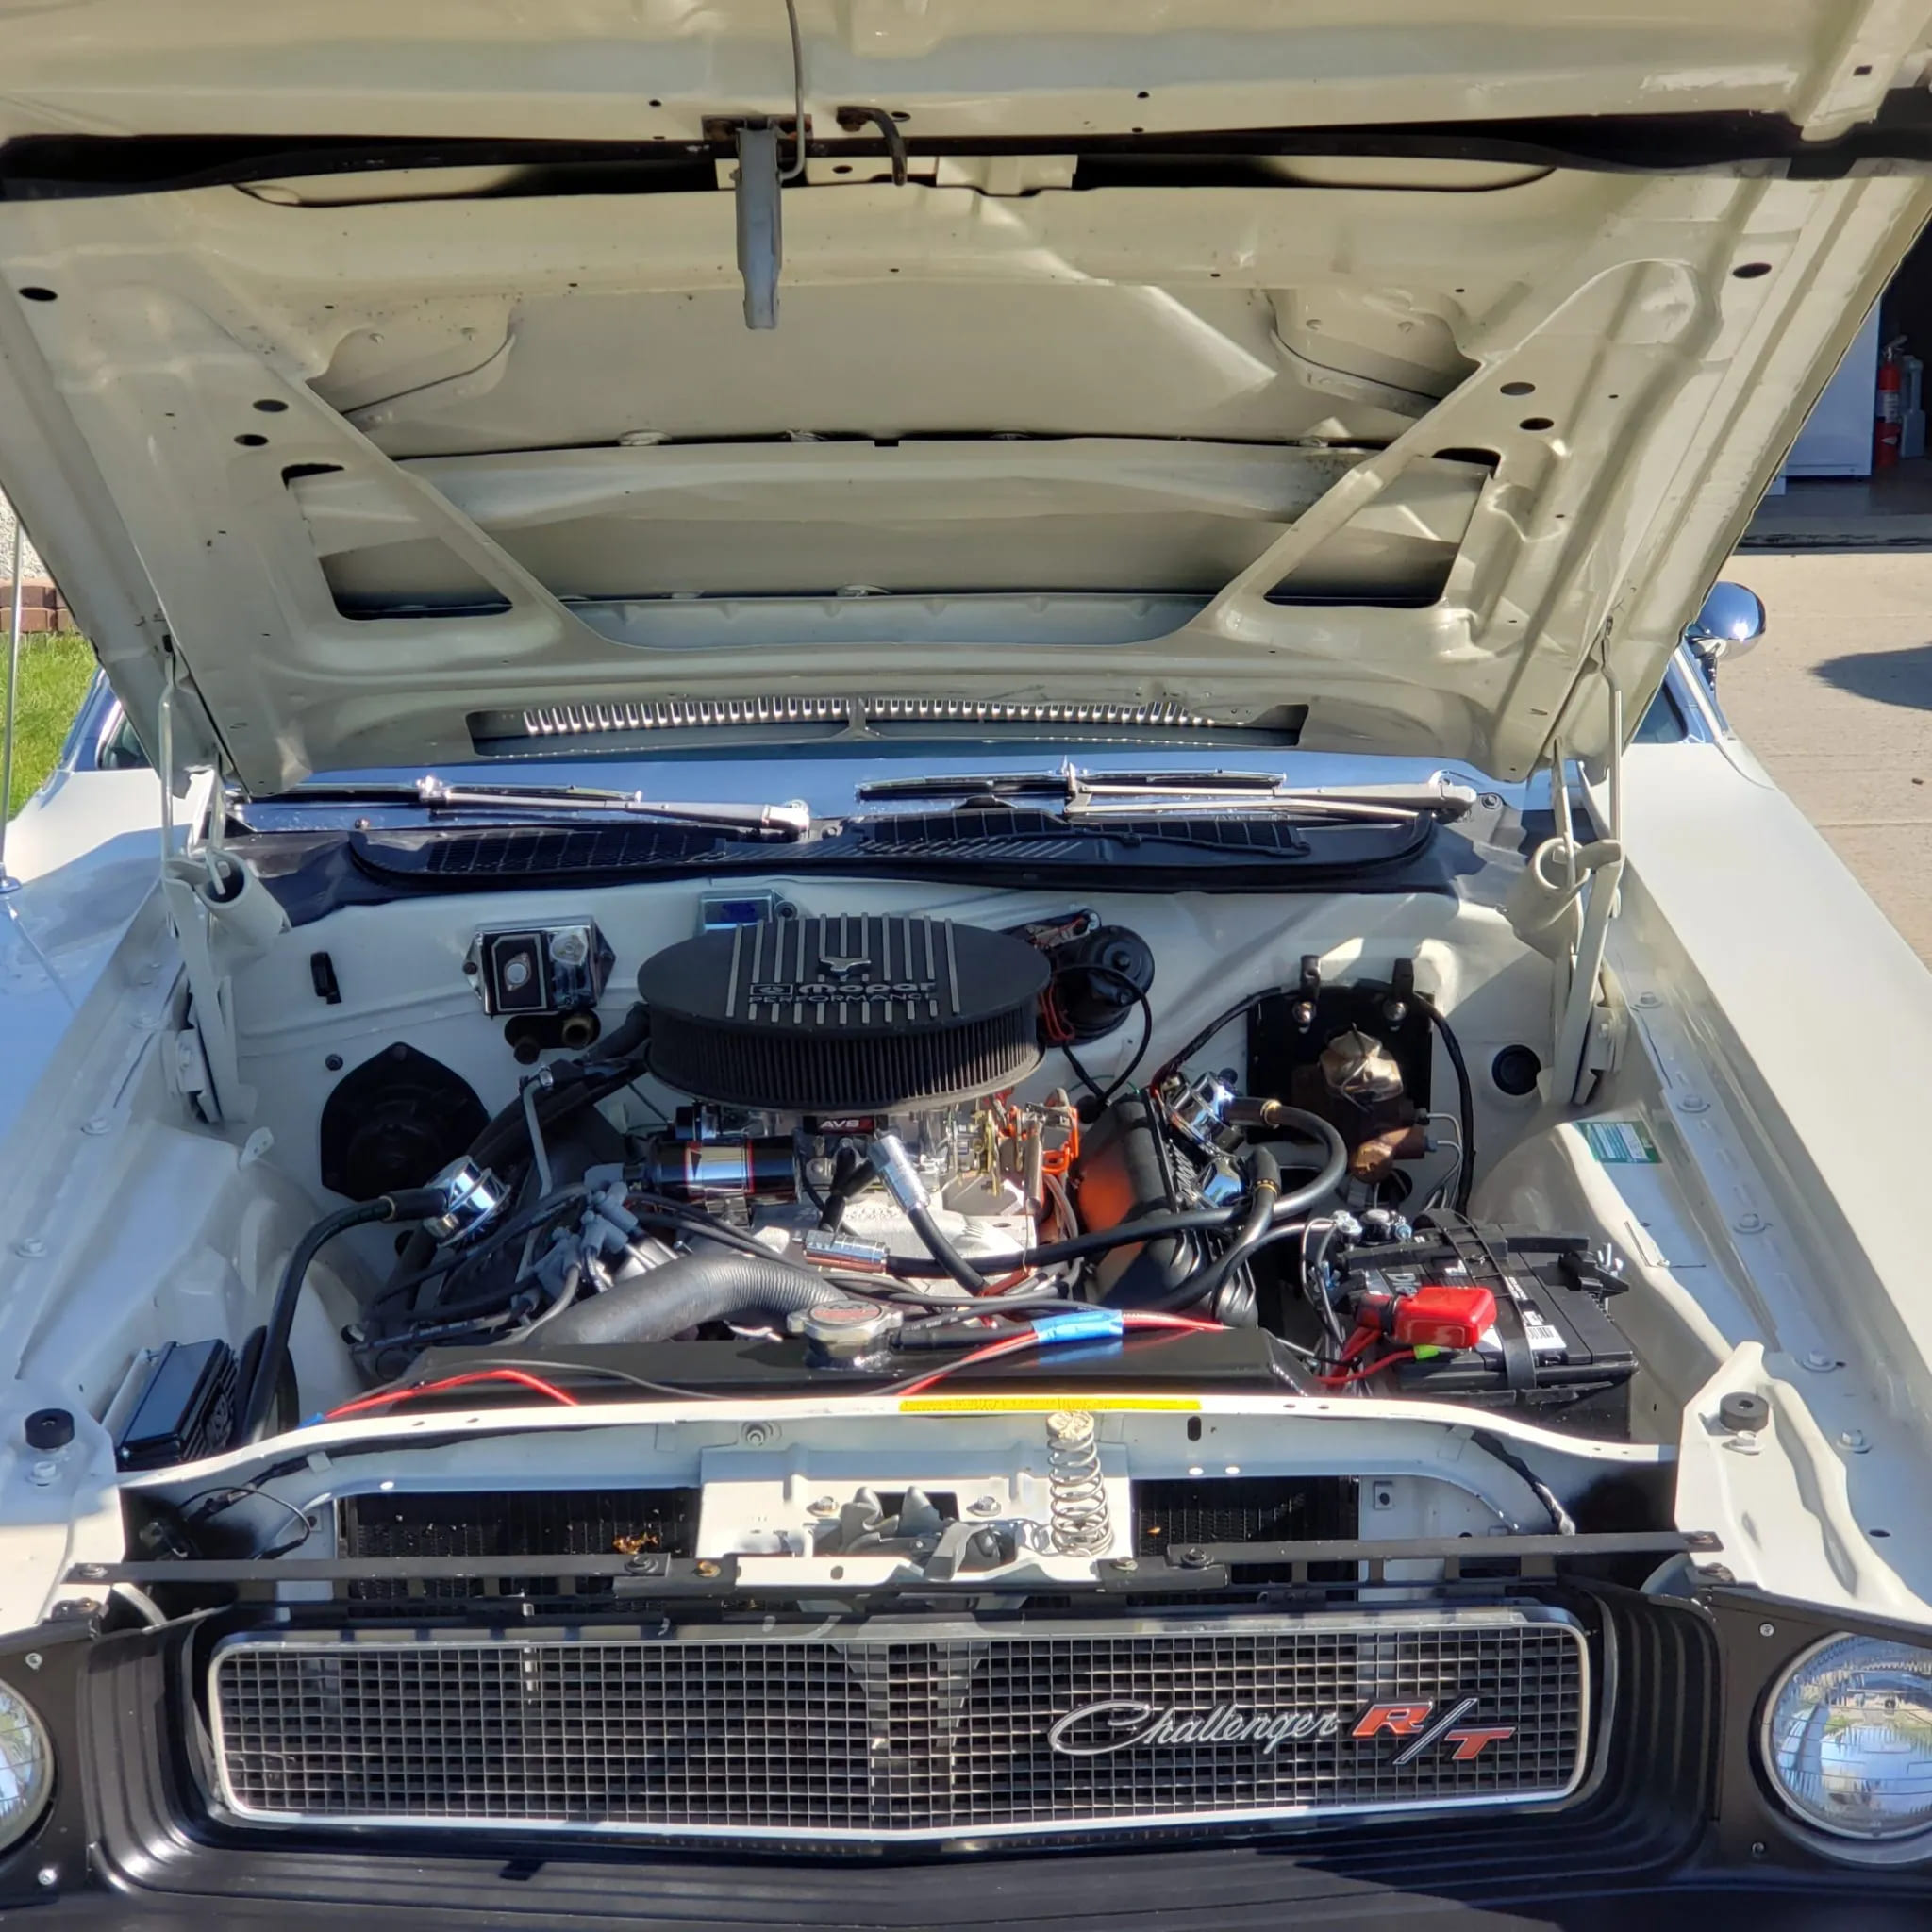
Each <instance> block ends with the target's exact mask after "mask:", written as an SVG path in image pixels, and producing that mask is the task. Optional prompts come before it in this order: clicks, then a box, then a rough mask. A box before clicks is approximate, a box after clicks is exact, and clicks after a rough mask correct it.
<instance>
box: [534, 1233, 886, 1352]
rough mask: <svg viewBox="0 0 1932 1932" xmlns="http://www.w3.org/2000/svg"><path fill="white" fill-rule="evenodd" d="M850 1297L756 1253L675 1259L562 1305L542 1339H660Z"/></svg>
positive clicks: (805, 1272)
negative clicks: (704, 1326)
mask: <svg viewBox="0 0 1932 1932" xmlns="http://www.w3.org/2000/svg"><path fill="white" fill-rule="evenodd" d="M855 1299H856V1297H855V1296H854V1295H853V1294H852V1293H851V1292H850V1291H848V1290H845V1289H842V1288H836V1287H834V1286H833V1285H832V1283H830V1282H829V1281H826V1280H825V1279H824V1277H823V1276H821V1275H818V1274H813V1273H812V1272H811V1271H810V1270H809V1269H806V1268H794V1267H792V1266H791V1264H790V1263H789V1262H786V1261H780V1260H777V1259H775V1258H774V1259H772V1260H769V1261H767V1260H761V1259H760V1258H759V1257H758V1256H756V1255H740V1254H715V1253H714V1254H708V1255H679V1256H677V1257H675V1259H674V1260H670V1261H666V1262H665V1263H664V1264H663V1266H662V1267H659V1268H653V1269H652V1270H651V1271H650V1272H649V1273H648V1274H639V1275H634V1276H633V1277H632V1278H631V1279H630V1280H628V1281H623V1282H620V1283H619V1284H618V1285H617V1286H616V1287H615V1288H611V1289H607V1290H606V1291H605V1292H604V1293H602V1294H600V1295H595V1296H593V1297H592V1298H591V1300H589V1301H587V1302H579V1303H578V1304H577V1305H576V1307H573V1308H567V1309H566V1310H565V1311H564V1312H563V1313H562V1314H560V1315H558V1317H557V1318H556V1319H555V1320H554V1321H551V1322H548V1323H546V1324H544V1329H543V1341H544V1345H545V1346H546V1347H547V1346H549V1345H550V1344H552V1343H554V1342H564V1343H571V1342H577V1343H591V1344H595V1343H598V1342H613V1341H669V1340H670V1339H671V1337H672V1336H674V1335H682V1334H683V1333H684V1331H685V1330H686V1329H687V1328H695V1327H696V1326H697V1325H698V1324H700V1323H701V1322H722V1321H724V1320H725V1319H726V1318H727V1317H728V1316H731V1315H750V1314H758V1315H789V1314H791V1313H792V1312H793V1311H794V1310H795V1309H799V1308H814V1307H819V1306H820V1304H821V1303H824V1302H850V1301H853V1300H855Z"/></svg>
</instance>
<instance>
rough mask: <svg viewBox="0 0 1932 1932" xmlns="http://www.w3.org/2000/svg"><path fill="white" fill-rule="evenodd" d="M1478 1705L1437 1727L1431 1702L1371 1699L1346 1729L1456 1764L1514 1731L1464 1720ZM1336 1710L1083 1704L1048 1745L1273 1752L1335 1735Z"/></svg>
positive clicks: (1075, 1753) (1093, 1752)
mask: <svg viewBox="0 0 1932 1932" xmlns="http://www.w3.org/2000/svg"><path fill="white" fill-rule="evenodd" d="M1475 1707H1476V1700H1475V1699H1474V1697H1465V1698H1463V1699H1462V1701H1461V1702H1460V1703H1458V1704H1456V1705H1453V1706H1451V1707H1450V1708H1449V1709H1448V1710H1446V1711H1444V1712H1443V1714H1442V1715H1441V1717H1440V1718H1438V1719H1437V1720H1436V1722H1435V1723H1434V1724H1430V1723H1429V1713H1430V1712H1431V1711H1432V1710H1434V1708H1435V1706H1434V1705H1433V1704H1374V1705H1371V1706H1370V1707H1369V1708H1368V1709H1367V1710H1365V1711H1364V1712H1363V1713H1362V1714H1361V1716H1360V1717H1359V1718H1357V1721H1356V1723H1355V1724H1354V1725H1353V1726H1352V1727H1351V1728H1350V1730H1349V1736H1350V1737H1352V1738H1374V1737H1377V1736H1379V1735H1381V1734H1383V1733H1385V1732H1386V1733H1387V1734H1388V1735H1389V1736H1390V1737H1392V1738H1395V1739H1398V1740H1403V1748H1402V1749H1401V1750H1400V1751H1399V1752H1398V1753H1397V1754H1396V1756H1395V1760H1394V1761H1395V1762H1396V1763H1397V1764H1413V1763H1414V1762H1415V1760H1416V1759H1417V1758H1418V1757H1421V1756H1422V1755H1423V1753H1424V1751H1426V1750H1428V1749H1429V1747H1430V1746H1431V1745H1433V1744H1439V1743H1445V1742H1446V1743H1451V1744H1454V1745H1455V1746H1456V1751H1455V1757H1456V1759H1457V1763H1461V1764H1466V1763H1468V1762H1469V1761H1470V1759H1472V1758H1474V1757H1481V1755H1482V1754H1483V1752H1484V1751H1485V1750H1486V1749H1487V1748H1488V1747H1489V1746H1490V1745H1491V1744H1499V1743H1504V1742H1506V1741H1507V1740H1509V1739H1510V1738H1513V1737H1514V1736H1515V1735H1516V1727H1515V1725H1513V1724H1464V1723H1463V1720H1464V1719H1465V1718H1467V1717H1470V1716H1472V1715H1473V1714H1474V1711H1475ZM1340 1736H1341V1712H1340V1711H1339V1710H1332V1709H1330V1710H1282V1709H1279V1708H1273V1709H1271V1708H1265V1707H1255V1706H1253V1705H1241V1704H1217V1705H1215V1706H1213V1707H1211V1708H1210V1709H1208V1710H1172V1709H1166V1710H1164V1709H1162V1708H1160V1707H1158V1706H1157V1705H1152V1704H1141V1703H1139V1702H1137V1701H1136V1700H1135V1699H1133V1698H1110V1699H1108V1701H1107V1702H1106V1703H1104V1704H1083V1705H1082V1706H1081V1707H1080V1708H1079V1709H1078V1710H1071V1711H1069V1712H1068V1713H1067V1715H1066V1716H1065V1717H1063V1718H1061V1719H1060V1720H1059V1721H1058V1723H1056V1724H1054V1725H1053V1726H1052V1728H1051V1729H1049V1730H1048V1732H1047V1734H1046V1741H1047V1743H1048V1744H1049V1745H1050V1746H1051V1747H1052V1748H1053V1749H1054V1750H1056V1751H1058V1753H1059V1754H1060V1756H1061V1757H1109V1756H1111V1755H1112V1753H1114V1752H1116V1751H1141V1750H1150V1749H1153V1748H1155V1747H1157V1746H1159V1745H1163V1744H1165V1745H1175V1744H1254V1745H1257V1746H1258V1747H1259V1749H1260V1752H1261V1755H1262V1756H1263V1757H1273V1756H1274V1753H1275V1752H1276V1751H1277V1750H1279V1749H1280V1747H1281V1746H1282V1745H1283V1744H1287V1743H1302V1742H1305V1741H1307V1740H1310V1739H1322V1738H1339V1737H1340Z"/></svg>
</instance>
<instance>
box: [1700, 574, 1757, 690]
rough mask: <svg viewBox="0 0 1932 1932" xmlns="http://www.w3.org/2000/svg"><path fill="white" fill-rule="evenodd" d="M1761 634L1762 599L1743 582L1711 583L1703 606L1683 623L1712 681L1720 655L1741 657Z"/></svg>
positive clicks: (1706, 674) (1722, 656)
mask: <svg viewBox="0 0 1932 1932" xmlns="http://www.w3.org/2000/svg"><path fill="white" fill-rule="evenodd" d="M1763 635H1764V599H1763V598H1762V597H1760V596H1759V595H1758V594H1757V591H1747V590H1746V589H1745V588H1744V586H1743V585H1742V584H1729V583H1716V584H1713V585H1711V587H1710V594H1709V595H1708V596H1707V598H1705V600H1704V608H1703V609H1701V610H1700V611H1699V612H1698V613H1697V615H1696V617H1695V618H1694V619H1693V620H1692V621H1691V623H1689V624H1687V625H1685V626H1684V641H1685V642H1686V643H1687V644H1689V645H1690V646H1691V651H1692V652H1693V654H1694V655H1695V656H1696V658H1697V661H1698V662H1699V663H1700V664H1701V665H1703V666H1704V675H1705V676H1707V677H1708V678H1711V679H1712V680H1713V681H1715V678H1716V675H1717V665H1718V659H1719V658H1741V657H1742V656H1743V655H1744V653H1745V652H1746V651H1748V650H1749V649H1750V648H1751V647H1752V645H1753V644H1755V643H1756V642H1757V641H1758V639H1759V638H1761V637H1762V636H1763Z"/></svg>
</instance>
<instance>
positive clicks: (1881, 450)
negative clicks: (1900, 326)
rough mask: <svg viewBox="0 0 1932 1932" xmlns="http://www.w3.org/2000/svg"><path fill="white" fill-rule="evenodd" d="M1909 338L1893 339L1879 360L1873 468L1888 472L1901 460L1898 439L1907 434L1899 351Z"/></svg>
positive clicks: (1904, 371) (1903, 374)
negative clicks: (1899, 458)
mask: <svg viewBox="0 0 1932 1932" xmlns="http://www.w3.org/2000/svg"><path fill="white" fill-rule="evenodd" d="M1905 341H1906V339H1905V338H1904V337H1903V336H1894V337H1893V338H1892V340H1891V341H1889V342H1887V343H1886V345H1885V353H1884V355H1882V356H1881V357H1880V358H1878V420H1877V421H1876V423H1874V425H1873V430H1872V467H1873V468H1874V470H1889V469H1890V468H1891V467H1892V465H1893V464H1894V463H1896V462H1897V461H1898V446H1899V439H1900V437H1901V436H1903V435H1904V433H1905V421H1906V394H1905V387H1906V368H1905V361H1904V358H1902V357H1901V355H1900V353H1899V352H1900V351H1901V350H1902V349H1903V348H1904V347H1905Z"/></svg>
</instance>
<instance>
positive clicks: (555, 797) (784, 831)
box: [260, 774, 811, 839]
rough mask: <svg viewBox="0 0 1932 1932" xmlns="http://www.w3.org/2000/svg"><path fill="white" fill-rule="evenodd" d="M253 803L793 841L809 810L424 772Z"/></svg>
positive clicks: (798, 804) (301, 789)
mask: <svg viewBox="0 0 1932 1932" xmlns="http://www.w3.org/2000/svg"><path fill="white" fill-rule="evenodd" d="M260 802H261V803H264V804H272V805H283V806H288V805H302V804H308V803H313V804H317V805H326V804H343V805H359V804H387V805H394V806H420V807H421V808H423V809H425V811H432V812H438V811H489V810H502V809H504V808H518V807H522V808H525V809H527V810H533V811H560V812H573V813H575V812H582V813H584V814H586V815H587V816H591V815H594V816H598V817H607V818H639V819H655V820H659V821H661V822H663V823H665V824H679V825H717V826H719V827H721V828H724V829H728V830H731V831H742V832H754V833H764V834H767V835H769V836H771V837H773V838H780V839H800V838H803V837H804V836H805V834H806V833H807V832H808V831H809V830H810V829H811V808H810V807H808V805H806V804H805V803H804V801H803V800H801V799H796V798H794V799H792V800H791V801H790V802H789V803H787V804H784V805H761V804H748V805H740V804H738V803H736V802H735V801H727V802H723V803H716V804H714V803H712V802H711V801H710V800H708V799H692V800H679V799H655V798H646V797H645V796H644V795H643V793H642V792H641V791H601V790H598V789H597V788H595V787H592V786H587V785H452V784H450V783H448V782H447V781H446V780H444V779H441V778H438V777H435V776H433V775H428V774H425V776H423V777H421V778H417V779H415V780H414V781H412V782H408V783H396V784H384V783H369V784H342V785H338V784H330V783H326V782H325V783H322V784H308V785H298V786H297V787H296V788H295V789H294V790H293V791H285V792H283V793H281V794H280V795H279V796H278V797H276V798H274V799H267V800H263V801H260Z"/></svg>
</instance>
